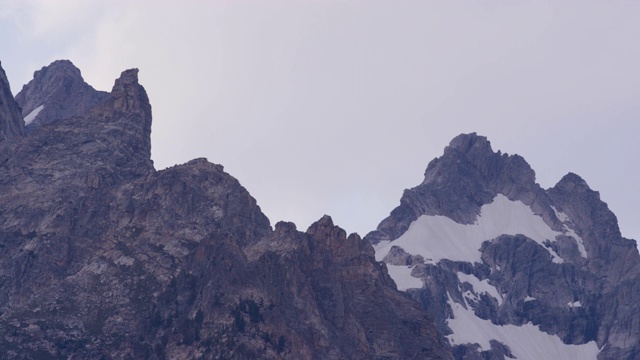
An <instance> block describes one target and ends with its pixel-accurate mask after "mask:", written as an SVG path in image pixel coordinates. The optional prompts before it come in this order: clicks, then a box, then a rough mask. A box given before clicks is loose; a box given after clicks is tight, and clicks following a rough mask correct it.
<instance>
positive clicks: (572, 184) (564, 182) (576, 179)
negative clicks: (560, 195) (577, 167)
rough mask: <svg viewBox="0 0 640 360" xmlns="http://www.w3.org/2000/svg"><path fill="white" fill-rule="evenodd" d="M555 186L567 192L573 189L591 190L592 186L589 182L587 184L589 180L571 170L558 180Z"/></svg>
mask: <svg viewBox="0 0 640 360" xmlns="http://www.w3.org/2000/svg"><path fill="white" fill-rule="evenodd" d="M555 188H556V189H558V190H562V191H565V192H572V191H580V192H584V191H588V190H591V188H590V187H589V184H587V182H586V181H585V180H584V179H583V178H582V177H580V175H577V174H575V173H572V172H569V173H567V174H566V175H565V176H563V177H562V179H560V181H558V183H557V184H556V186H555Z"/></svg>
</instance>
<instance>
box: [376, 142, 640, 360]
mask: <svg viewBox="0 0 640 360" xmlns="http://www.w3.org/2000/svg"><path fill="white" fill-rule="evenodd" d="M365 239H366V240H368V241H370V242H371V243H373V244H374V245H375V247H376V257H377V258H378V259H379V260H383V259H384V261H385V262H386V263H387V265H388V267H389V272H390V273H391V274H392V277H393V278H394V280H396V282H397V283H398V284H403V285H402V286H401V287H402V288H403V289H406V290H407V292H408V293H409V294H411V295H412V296H413V297H414V298H415V299H416V300H419V301H420V302H421V303H422V304H423V307H424V308H425V309H427V310H428V311H430V312H431V313H433V314H434V315H435V316H436V318H437V319H438V327H439V329H440V330H441V331H443V332H445V333H448V334H449V335H448V338H449V340H450V342H451V344H452V345H453V346H454V354H455V355H456V358H459V359H473V358H478V357H479V356H483V357H484V358H490V359H502V358H504V356H507V355H509V354H512V355H514V356H516V357H517V358H518V359H523V358H525V359H535V358H564V359H567V358H576V359H582V358H592V359H594V358H596V356H597V357H598V358H599V359H635V358H637V356H638V351H639V349H640V347H639V345H638V343H639V342H640V337H639V336H640V328H638V325H637V324H638V321H637V319H638V315H635V314H637V313H638V310H640V302H639V301H638V299H640V293H639V292H638V289H637V285H636V284H637V283H638V280H640V279H639V276H640V274H639V268H638V264H639V263H640V256H638V252H637V250H636V247H635V242H634V241H632V240H628V239H625V238H623V237H621V235H620V231H619V229H618V226H617V221H616V217H615V215H614V214H613V213H611V211H610V210H609V209H608V208H607V205H606V204H605V203H604V202H602V201H601V200H600V198H599V194H598V193H597V192H595V191H593V190H591V189H590V188H589V187H588V185H587V184H586V182H585V181H584V180H582V179H581V178H580V177H578V176H577V175H575V174H568V175H567V176H565V177H564V178H563V179H562V180H561V181H560V182H559V183H558V184H557V185H556V186H555V187H553V188H551V189H548V190H544V189H542V188H541V187H540V186H539V185H538V184H537V183H535V174H534V172H533V170H532V169H531V168H530V167H529V165H528V164H527V163H526V162H525V161H524V159H522V158H521V157H520V156H517V155H512V156H509V155H507V154H502V153H500V152H499V151H498V152H497V153H496V152H493V150H492V149H491V146H490V144H489V142H488V141H487V139H486V138H484V137H481V136H477V135H476V134H468V135H460V136H458V137H457V138H455V139H454V140H453V141H452V142H451V143H450V144H449V146H448V147H447V148H446V149H445V151H444V155H443V156H442V157H440V158H437V159H434V160H433V161H432V162H431V163H430V164H429V166H428V168H427V170H426V172H425V179H424V181H423V182H422V184H420V185H419V186H417V187H415V188H413V189H410V190H406V191H405V193H404V195H403V197H402V200H401V204H400V206H399V207H398V208H396V209H395V210H393V211H392V212H391V214H390V216H389V217H388V218H387V219H385V220H383V221H382V222H381V223H380V226H379V227H378V229H377V230H376V231H374V232H372V233H370V234H368V235H367V237H366V238H365ZM497 325H502V326H497ZM534 325H535V326H536V327H537V328H536V327H534ZM470 328H472V329H476V333H475V334H472V333H469V331H468V329H470ZM505 329H509V330H508V332H507V334H505V333H503V331H506V330H505ZM542 332H544V333H542ZM545 333H546V334H545ZM547 334H551V335H555V337H549V336H548V335H547ZM537 338H539V339H538V340H535V339H537ZM523 339H524V340H523ZM526 339H529V340H526ZM560 339H561V340H562V341H563V342H564V343H566V344H583V345H579V346H565V345H563V344H562V343H559V342H558V341H559V340H560ZM536 342H537V343H538V345H536ZM474 344H475V345H474ZM539 344H545V345H544V347H546V348H547V349H546V350H544V349H543V350H541V349H540V347H541V346H540V345H539ZM545 351H547V352H545ZM540 356H542V357H540ZM550 356H551V357H550Z"/></svg>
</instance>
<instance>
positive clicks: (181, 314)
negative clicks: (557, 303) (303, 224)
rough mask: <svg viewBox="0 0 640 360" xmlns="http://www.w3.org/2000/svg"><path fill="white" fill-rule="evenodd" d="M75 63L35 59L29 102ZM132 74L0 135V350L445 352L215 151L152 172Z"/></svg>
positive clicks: (360, 259) (391, 294)
mask: <svg viewBox="0 0 640 360" xmlns="http://www.w3.org/2000/svg"><path fill="white" fill-rule="evenodd" d="M69 64H70V63H69ZM69 64H67V63H66V62H56V63H54V64H52V65H50V66H49V67H45V68H43V70H41V71H40V72H36V74H35V78H34V80H33V81H32V82H30V83H29V85H27V86H25V88H23V91H22V92H21V94H25V95H24V97H21V98H20V101H22V104H23V106H24V109H25V110H27V111H32V109H31V108H33V107H34V106H36V107H37V106H40V105H39V104H40V103H41V101H42V99H45V98H46V97H47V96H49V94H67V93H68V94H71V95H70V96H71V97H74V96H76V95H73V94H74V93H75V92H74V91H75V90H73V89H77V88H78V87H79V86H80V85H78V83H77V82H76V83H73V84H75V85H73V84H72V85H70V86H67V84H69V83H68V82H65V81H51V82H48V81H44V80H42V79H44V78H48V79H68V76H69V75H72V76H71V77H72V78H76V79H77V75H79V72H77V73H75V72H74V71H73V69H72V68H71V67H70V66H68V65H69ZM54 65H55V66H54ZM45 70H46V71H45ZM43 71H44V72H43ZM137 74H138V71H137V70H136V69H132V70H127V71H125V72H123V73H122V75H121V76H120V78H119V79H118V80H116V82H115V84H114V87H113V90H112V91H111V93H109V94H107V95H106V96H104V98H103V99H101V100H100V101H97V102H95V103H94V105H89V104H91V103H92V101H93V100H91V101H89V100H87V99H93V97H91V96H89V97H85V98H82V96H81V99H84V100H77V99H76V100H69V101H70V102H68V103H67V104H81V105H78V106H77V107H75V109H72V110H70V113H64V112H63V110H62V108H64V107H65V106H66V105H65V106H62V105H61V107H60V109H59V111H58V110H56V112H51V113H48V112H46V109H47V108H50V109H56V108H55V107H54V105H51V104H64V103H65V101H67V100H63V97H60V98H58V97H57V96H56V97H54V98H55V101H54V100H51V99H50V100H46V101H53V102H47V103H46V104H45V106H44V107H43V110H41V112H40V113H39V114H38V117H37V118H36V119H40V122H39V125H38V126H37V127H34V128H33V130H32V131H30V132H29V133H28V134H27V136H13V137H12V138H9V139H6V140H4V141H0V173H1V174H3V175H2V176H0V202H1V203H2V204H3V206H2V208H0V247H1V248H2V254H1V255H0V324H1V326H0V357H2V358H4V359H22V358H65V359H105V358H106V359H110V358H113V359H164V358H194V359H219V358H225V359H247V358H260V359H407V358H416V359H451V358H452V355H451V352H450V349H449V348H448V346H447V344H446V343H445V341H444V339H443V338H442V336H441V335H440V333H438V332H437V330H436V328H435V326H434V319H433V317H432V316H431V315H429V314H428V313H427V312H425V311H424V310H422V309H421V308H420V307H419V305H418V304H417V303H416V302H414V301H413V300H411V299H410V298H409V297H408V296H407V295H406V294H404V293H402V292H399V291H397V290H396V288H395V285H394V283H393V281H392V280H391V278H390V277H389V275H388V274H387V272H386V268H385V266H384V265H383V264H381V263H379V262H377V261H376V260H375V258H374V251H373V248H372V247H371V245H369V243H367V242H364V241H361V239H360V238H359V237H358V236H357V235H356V234H352V235H349V236H347V235H346V233H345V232H344V230H342V229H340V228H339V227H337V226H335V225H334V224H333V223H332V221H331V218H329V217H323V218H322V219H320V220H319V221H318V222H316V223H315V224H313V225H312V226H311V227H310V228H309V229H308V230H307V231H306V232H300V231H298V230H297V229H296V228H295V226H294V225H293V224H290V223H278V224H276V226H275V229H272V227H271V225H270V223H269V220H268V219H267V217H266V216H265V215H264V214H263V213H262V212H261V210H260V208H259V207H258V205H257V203H256V201H255V199H253V198H252V197H251V196H250V194H249V193H248V192H247V190H246V189H244V188H243V187H242V186H241V185H240V183H239V182H238V181H237V180H236V179H234V178H233V177H232V176H230V175H229V174H227V173H225V172H224V170H223V167H222V166H221V165H215V164H212V163H210V162H208V161H207V160H206V159H196V160H192V161H190V162H188V163H186V164H183V165H178V166H174V167H171V168H168V169H165V170H161V171H156V170H155V169H154V167H153V163H152V161H151V159H150V149H151V144H150V131H151V105H150V103H149V99H148V97H147V94H146V91H145V90H144V88H143V87H142V86H141V85H140V84H139V83H138V78H137ZM45 75H46V76H45ZM37 79H40V80H37ZM46 84H49V85H46ZM0 85H1V86H4V85H3V84H0ZM45 85H46V86H45ZM80 87H81V86H80ZM70 89H71V90H70ZM87 92H90V91H87ZM87 92H84V94H86V93H87ZM46 101H45V102H46ZM72 108H73V106H72ZM51 114H53V115H51ZM61 114H62V115H61ZM45 115H46V117H45ZM41 116H43V118H40V117H41ZM20 120H21V119H20ZM2 121H3V123H4V122H6V121H8V120H5V118H3V119H2ZM34 121H35V120H34ZM36 124H38V123H36ZM14 135H15V134H14ZM18 135H19V134H18Z"/></svg>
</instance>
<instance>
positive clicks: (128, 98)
mask: <svg viewBox="0 0 640 360" xmlns="http://www.w3.org/2000/svg"><path fill="white" fill-rule="evenodd" d="M111 99H112V100H113V104H112V105H113V110H114V111H117V112H138V113H142V115H144V116H148V117H149V119H150V118H151V104H150V103H149V97H148V96H147V92H146V90H145V89H144V87H143V86H142V85H140V83H139V82H138V69H135V68H134V69H128V70H125V71H123V72H122V74H120V77H119V78H118V79H116V81H115V83H114V84H113V89H112V90H111ZM149 126H150V124H149ZM149 130H150V129H149Z"/></svg>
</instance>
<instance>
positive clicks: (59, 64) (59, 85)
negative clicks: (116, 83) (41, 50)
mask: <svg viewBox="0 0 640 360" xmlns="http://www.w3.org/2000/svg"><path fill="white" fill-rule="evenodd" d="M107 96H108V94H107V93H106V92H103V91H97V90H95V89H94V88H93V87H91V86H90V85H89V84H87V83H86V82H85V81H84V79H83V78H82V75H81V74H80V69H78V68H77V67H76V66H75V65H73V63H71V61H69V60H56V61H54V62H52V63H51V64H49V65H48V66H45V67H43V68H42V69H40V70H38V71H36V72H35V73H34V74H33V80H31V81H29V83H28V84H26V85H25V86H23V87H22V90H20V92H19V93H18V94H17V95H16V101H17V102H18V104H20V106H21V107H22V115H23V116H24V119H25V125H26V128H27V132H30V131H32V130H33V129H35V128H36V127H38V126H39V125H42V124H46V123H49V122H52V121H55V120H58V119H65V118H70V117H73V116H82V115H84V114H86V113H87V112H88V111H89V110H90V109H91V108H93V107H94V106H96V105H98V104H99V103H100V102H102V101H103V100H104V99H105V98H106V97H107Z"/></svg>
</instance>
